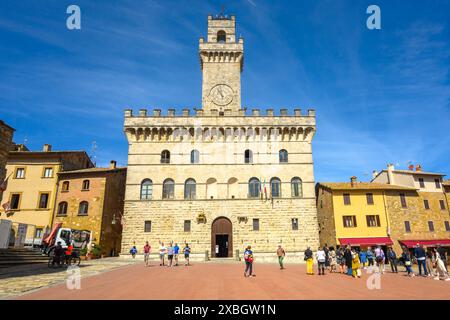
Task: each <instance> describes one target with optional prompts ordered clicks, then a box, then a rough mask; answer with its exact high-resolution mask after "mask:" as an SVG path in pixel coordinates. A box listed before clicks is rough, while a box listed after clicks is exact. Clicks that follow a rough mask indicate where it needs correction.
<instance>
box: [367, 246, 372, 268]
mask: <svg viewBox="0 0 450 320" xmlns="http://www.w3.org/2000/svg"><path fill="white" fill-rule="evenodd" d="M366 256H367V261H368V263H369V267H371V266H373V251H372V247H367V251H366Z"/></svg>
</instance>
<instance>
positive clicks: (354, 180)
mask: <svg viewBox="0 0 450 320" xmlns="http://www.w3.org/2000/svg"><path fill="white" fill-rule="evenodd" d="M350 183H351V185H352V187H354V186H355V184H356V177H355V176H353V177H351V178H350Z"/></svg>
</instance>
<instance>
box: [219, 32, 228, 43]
mask: <svg viewBox="0 0 450 320" xmlns="http://www.w3.org/2000/svg"><path fill="white" fill-rule="evenodd" d="M217 42H219V43H225V42H227V34H226V33H225V31H223V30H220V31H218V32H217Z"/></svg>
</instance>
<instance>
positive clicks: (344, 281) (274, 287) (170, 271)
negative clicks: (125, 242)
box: [0, 259, 450, 300]
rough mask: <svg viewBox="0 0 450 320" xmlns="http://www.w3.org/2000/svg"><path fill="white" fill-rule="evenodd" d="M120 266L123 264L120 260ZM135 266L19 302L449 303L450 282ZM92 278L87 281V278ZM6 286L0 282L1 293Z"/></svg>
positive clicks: (228, 267) (235, 266)
mask: <svg viewBox="0 0 450 320" xmlns="http://www.w3.org/2000/svg"><path fill="white" fill-rule="evenodd" d="M118 261H120V259H118ZM155 264H156V262H155V261H152V266H151V267H144V265H143V264H141V263H139V264H132V265H129V266H122V267H121V268H118V269H113V270H111V271H109V272H105V273H100V274H98V275H93V276H90V274H87V275H85V274H84V271H83V270H82V276H83V278H82V280H81V289H80V290H69V289H67V288H66V285H65V283H62V284H60V285H56V286H52V287H50V288H44V289H41V290H38V291H34V292H32V293H30V294H25V295H21V296H19V297H17V298H18V299H63V300H76V299H89V300H90V299H152V300H153V299H167V300H171V299H181V300H183V299H194V300H197V299H198V300H210V299H230V300H234V299H246V300H248V299H389V300H390V299H445V300H449V299H450V282H444V281H437V280H433V279H432V278H424V277H414V278H409V277H406V273H404V272H400V273H398V274H392V273H390V272H386V273H385V274H384V275H382V276H381V289H374V290H369V289H368V288H367V285H366V281H367V279H368V277H369V276H370V274H367V273H365V272H364V271H363V275H362V278H361V279H353V278H351V277H349V276H346V275H342V274H326V275H325V276H318V275H314V276H308V275H306V274H305V269H306V266H305V265H303V264H295V265H289V264H287V265H286V269H285V270H280V269H279V268H278V266H277V265H275V264H255V266H254V272H255V274H256V277H254V278H244V276H243V270H244V265H243V264H242V263H226V264H225V263H193V265H192V266H190V267H185V266H178V267H173V268H167V267H160V266H159V265H155ZM84 276H87V277H84ZM2 286H3V283H1V282H0V287H2Z"/></svg>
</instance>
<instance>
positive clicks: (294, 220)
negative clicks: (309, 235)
mask: <svg viewBox="0 0 450 320" xmlns="http://www.w3.org/2000/svg"><path fill="white" fill-rule="evenodd" d="M292 230H298V219H297V218H293V219H292Z"/></svg>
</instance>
